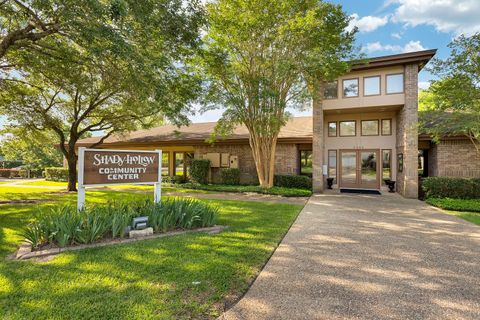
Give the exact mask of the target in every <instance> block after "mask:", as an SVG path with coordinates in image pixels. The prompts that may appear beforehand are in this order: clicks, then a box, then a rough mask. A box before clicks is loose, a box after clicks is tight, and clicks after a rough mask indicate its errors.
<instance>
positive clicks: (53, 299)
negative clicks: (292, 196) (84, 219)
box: [0, 191, 301, 319]
mask: <svg viewBox="0 0 480 320" xmlns="http://www.w3.org/2000/svg"><path fill="white" fill-rule="evenodd" d="M0 194H1V191H0ZM24 195H25V197H27V198H28V197H38V196H41V197H43V198H44V199H52V198H56V199H57V200H59V201H66V202H74V201H75V199H76V196H75V194H68V195H64V196H62V197H58V195H57V196H52V195H48V194H46V193H43V194H41V193H36V194H33V193H28V192H24ZM128 197H131V198H132V199H133V198H138V197H145V194H139V193H125V192H111V191H96V192H88V194H87V202H90V203H92V202H99V203H100V202H105V201H106V200H107V199H122V200H125V199H128ZM202 201H207V202H209V203H212V204H214V205H218V206H219V207H220V210H221V213H220V216H219V218H218V224H222V225H227V226H228V227H229V229H228V230H227V231H225V232H223V233H221V234H218V235H207V234H201V233H194V234H188V235H182V236H175V237H170V238H164V239H155V240H148V241H139V242H136V243H133V244H125V245H117V246H111V247H104V248H95V249H88V250H84V251H78V252H70V253H65V254H62V255H59V256H57V257H56V258H55V259H54V260H52V261H50V262H32V261H21V262H20V261H6V260H4V259H3V257H5V256H6V255H7V254H9V253H11V252H13V251H15V249H16V246H17V245H18V243H19V242H20V240H21V237H20V236H19V234H18V232H19V231H20V230H21V228H22V226H23V225H24V224H25V223H26V222H28V221H29V220H31V219H32V217H33V214H34V211H35V208H36V205H2V206H0V257H1V258H0V318H1V319H47V318H48V319H54V318H55V319H147V318H148V319H152V318H153V319H189V318H197V319H198V318H202V319H209V318H211V319H213V318H215V317H217V316H218V315H219V314H220V313H221V312H222V309H223V307H224V303H223V302H224V301H225V298H226V297H232V296H234V297H235V296H239V295H241V294H242V293H243V292H245V291H246V289H247V288H248V284H249V282H250V281H252V279H253V277H254V276H255V275H256V274H257V273H258V272H259V270H260V268H261V267H262V266H263V265H264V263H265V262H266V260H267V259H268V257H269V256H270V255H271V253H272V251H273V250H274V248H275V247H276V246H277V244H278V242H279V241H280V240H281V238H282V236H283V235H284V234H285V232H286V231H287V229H288V227H289V226H290V225H291V223H292V222H293V221H294V219H295V217H296V216H297V214H298V212H299V211H300V209H301V206H297V205H288V204H268V203H259V202H239V201H214V200H202ZM48 205H51V203H42V204H40V206H48Z"/></svg>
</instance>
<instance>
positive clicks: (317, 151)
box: [312, 84, 324, 193]
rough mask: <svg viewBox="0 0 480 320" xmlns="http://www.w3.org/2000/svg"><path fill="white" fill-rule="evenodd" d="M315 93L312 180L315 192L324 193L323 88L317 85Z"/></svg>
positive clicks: (313, 103) (313, 105) (313, 100)
mask: <svg viewBox="0 0 480 320" xmlns="http://www.w3.org/2000/svg"><path fill="white" fill-rule="evenodd" d="M315 88H316V89H317V90H318V91H317V90H315V93H314V95H313V98H312V111H313V141H312V166H313V172H312V178H313V181H312V182H313V192H317V193H322V192H323V190H324V182H323V180H324V179H323V170H322V166H323V153H324V139H323V105H322V97H323V89H322V88H323V86H322V85H321V84H317V85H316V86H315Z"/></svg>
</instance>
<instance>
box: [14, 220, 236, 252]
mask: <svg viewBox="0 0 480 320" xmlns="http://www.w3.org/2000/svg"><path fill="white" fill-rule="evenodd" d="M226 228H227V227H226V226H213V227H207V228H198V229H192V230H182V231H170V232H165V233H156V234H153V235H149V236H144V237H136V238H124V239H113V240H110V241H106V242H99V243H91V244H82V245H76V246H70V247H63V248H51V249H45V250H38V251H32V247H31V245H30V244H29V243H28V242H26V241H24V242H22V244H21V245H20V247H19V248H18V250H17V252H15V253H14V254H12V255H11V256H10V258H9V259H10V260H28V259H32V258H41V257H47V256H53V255H57V254H59V253H62V252H67V251H78V250H83V249H88V248H98V247H106V246H111V245H116V244H124V243H131V242H136V241H142V240H150V239H158V238H164V237H170V236H177V235H182V234H187V233H193V232H204V233H208V234H217V233H220V232H222V231H224V230H225V229H226Z"/></svg>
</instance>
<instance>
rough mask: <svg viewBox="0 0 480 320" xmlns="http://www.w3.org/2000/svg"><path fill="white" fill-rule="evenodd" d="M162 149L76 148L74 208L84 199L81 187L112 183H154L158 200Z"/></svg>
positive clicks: (82, 204) (83, 201)
mask: <svg viewBox="0 0 480 320" xmlns="http://www.w3.org/2000/svg"><path fill="white" fill-rule="evenodd" d="M161 180H162V151H161V150H155V151H139V150H108V149H86V148H79V150H78V189H79V190H78V208H79V210H80V209H81V208H83V206H84V203H85V187H86V186H87V187H88V186H98V185H101V186H104V185H112V184H151V183H154V184H155V202H158V201H160V196H161V195H160V183H161Z"/></svg>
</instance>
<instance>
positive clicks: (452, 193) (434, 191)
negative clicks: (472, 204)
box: [422, 177, 480, 199]
mask: <svg viewBox="0 0 480 320" xmlns="http://www.w3.org/2000/svg"><path fill="white" fill-rule="evenodd" d="M422 188H423V190H424V191H425V194H426V196H427V198H454V199H455V198H456V199H474V198H480V179H479V178H476V179H475V178H474V179H469V178H455V177H428V178H425V179H423V182H422Z"/></svg>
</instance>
